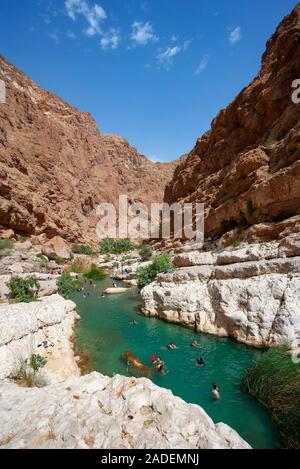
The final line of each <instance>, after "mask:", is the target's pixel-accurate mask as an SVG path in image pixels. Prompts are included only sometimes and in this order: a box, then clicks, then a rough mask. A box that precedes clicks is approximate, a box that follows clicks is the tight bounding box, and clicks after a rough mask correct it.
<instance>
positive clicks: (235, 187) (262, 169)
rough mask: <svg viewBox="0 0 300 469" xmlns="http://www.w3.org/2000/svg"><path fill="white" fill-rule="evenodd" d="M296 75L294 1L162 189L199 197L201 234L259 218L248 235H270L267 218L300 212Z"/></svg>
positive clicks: (299, 37)
mask: <svg viewBox="0 0 300 469" xmlns="http://www.w3.org/2000/svg"><path fill="white" fill-rule="evenodd" d="M298 78H300V4H298V5H297V6H296V7H295V9H294V10H293V12H292V13H291V14H290V15H289V16H288V17H286V18H285V19H284V20H283V22H282V23H281V25H280V26H279V27H278V29H277V31H276V32H275V34H274V35H273V36H272V37H271V39H270V40H269V41H268V44H267V49H266V52H265V54H264V55H263V59H262V68H261V71H260V73H259V75H258V76H257V77H256V78H255V79H254V80H253V82H252V83H251V84H250V85H249V86H248V87H247V88H245V89H244V90H243V91H242V92H241V93H240V94H239V95H238V96H237V98H236V99H235V100H234V101H233V102H232V103H231V104H230V105H229V106H228V107H227V108H226V109H224V110H222V111H221V112H220V113H219V115H218V116H217V117H216V119H215V120H214V121H213V122H212V127H211V130H210V131H209V132H207V133H206V134H205V135H203V136H202V137H201V138H200V139H199V140H198V141H197V143H196V146H195V147H194V149H193V150H192V151H191V153H190V154H189V156H188V158H187V160H186V161H184V162H183V163H182V164H181V165H180V166H179V167H178V168H177V169H176V170H175V173H174V177H173V180H172V182H171V183H169V184H168V186H167V188H166V192H165V200H166V202H169V203H173V202H175V201H183V202H191V201H200V202H204V203H205V206H206V223H205V230H206V234H207V235H215V236H218V237H219V236H221V235H223V234H224V233H227V232H228V231H231V230H234V229H235V228H236V227H242V228H243V229H244V230H247V228H248V229H249V227H254V226H256V225H259V226H260V228H258V230H255V228H254V230H252V234H254V233H255V234H256V235H257V236H258V233H259V230H260V233H261V235H262V238H261V239H264V233H265V234H266V239H269V238H270V239H274V237H277V236H278V234H279V232H280V230H279V232H278V229H275V230H272V226H273V224H277V227H278V226H279V225H278V224H280V222H282V221H283V220H287V219H289V218H290V217H294V216H296V215H299V214H300V105H299V104H294V103H293V102H292V99H291V96H292V91H293V90H292V82H293V81H294V80H295V79H298ZM295 226H296V225H295ZM258 237H259V236H258ZM228 239H230V240H234V239H236V236H235V233H233V232H232V233H231V234H230V236H228Z"/></svg>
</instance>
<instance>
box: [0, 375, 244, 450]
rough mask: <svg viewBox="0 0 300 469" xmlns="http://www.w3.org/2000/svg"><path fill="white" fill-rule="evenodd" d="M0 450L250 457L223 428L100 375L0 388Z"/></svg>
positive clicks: (168, 398) (161, 396) (148, 391)
mask: <svg viewBox="0 0 300 469" xmlns="http://www.w3.org/2000/svg"><path fill="white" fill-rule="evenodd" d="M0 420H1V426H0V447H1V448H3V449H4V448H6V449H8V448H23V449H25V448H44V449H45V448H48V449H54V448H57V449H89V448H94V449H96V448H98V449H99V448H101V449H133V448H135V449H141V448H155V449H192V448H199V449H219V448H221V449H249V448H250V447H249V445H248V444H247V443H246V442H245V441H244V440H243V439H242V438H241V437H240V436H239V435H238V434H237V433H236V432H235V431H234V430H232V429H231V428H230V427H228V426H227V425H225V424H222V423H221V424H217V425H215V424H214V423H213V421H212V420H211V419H210V418H209V417H208V415H207V414H206V413H205V412H204V410H203V409H201V408H200V407H198V406H197V405H193V404H186V403H185V402H184V401H182V400H181V399H179V398H178V397H174V396H173V394H172V393H171V392H170V391H168V390H166V389H161V388H159V387H157V386H155V385H154V384H152V383H151V381H149V380H147V379H138V380H137V379H134V378H133V379H130V378H125V377H122V376H115V377H114V378H112V379H110V378H107V377H104V376H102V375H100V374H98V373H92V374H90V375H88V376H84V377H81V378H73V379H70V380H69V381H66V382H65V383H63V384H56V385H52V386H48V387H47V388H43V389H37V388H36V389H24V388H20V387H18V386H16V385H15V384H13V383H8V382H7V383H3V384H1V385H0Z"/></svg>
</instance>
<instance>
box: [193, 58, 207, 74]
mask: <svg viewBox="0 0 300 469" xmlns="http://www.w3.org/2000/svg"><path fill="white" fill-rule="evenodd" d="M207 65H208V55H206V56H205V57H203V59H202V60H201V62H200V64H199V65H198V67H197V70H196V71H195V75H200V74H201V73H202V72H204V70H206V68H207Z"/></svg>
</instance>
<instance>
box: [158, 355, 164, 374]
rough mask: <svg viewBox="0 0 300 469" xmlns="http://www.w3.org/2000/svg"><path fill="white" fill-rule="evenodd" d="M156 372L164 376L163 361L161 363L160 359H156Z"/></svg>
mask: <svg viewBox="0 0 300 469" xmlns="http://www.w3.org/2000/svg"><path fill="white" fill-rule="evenodd" d="M157 370H158V371H159V372H160V374H162V375H164V374H165V364H164V362H163V361H161V359H160V358H158V359H157Z"/></svg>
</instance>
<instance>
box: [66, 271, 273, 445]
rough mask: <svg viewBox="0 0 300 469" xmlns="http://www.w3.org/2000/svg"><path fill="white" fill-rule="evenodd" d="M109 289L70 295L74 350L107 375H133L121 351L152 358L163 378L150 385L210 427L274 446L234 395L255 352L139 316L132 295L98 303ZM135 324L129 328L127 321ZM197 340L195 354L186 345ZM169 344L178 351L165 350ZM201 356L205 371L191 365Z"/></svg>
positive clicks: (254, 408)
mask: <svg viewBox="0 0 300 469" xmlns="http://www.w3.org/2000/svg"><path fill="white" fill-rule="evenodd" d="M108 286H111V280H110V279H106V280H104V281H102V282H99V283H98V284H97V287H96V288H93V287H92V286H91V285H88V284H87V290H88V291H89V292H90V296H88V297H87V298H86V299H84V298H83V297H82V294H81V293H77V292H76V293H74V295H73V298H72V299H73V300H74V301H75V302H76V303H77V306H78V311H79V313H80V315H81V318H82V319H81V321H80V322H79V324H78V330H77V345H78V346H79V347H80V346H85V349H88V351H89V353H90V354H91V358H92V362H93V365H94V367H95V368H96V369H97V370H98V371H99V372H101V373H103V374H105V375H108V376H113V375H115V374H123V375H127V376H132V375H133V374H135V375H137V376H138V375H139V374H140V373H137V372H136V371H134V369H132V368H131V367H130V368H129V369H128V366H127V363H126V361H124V360H123V359H122V354H123V353H124V352H132V353H133V354H134V355H136V356H137V357H138V358H139V359H140V360H141V361H142V362H143V363H144V364H145V365H147V366H151V356H152V354H156V356H160V357H161V358H162V360H163V361H164V362H165V363H166V369H167V374H166V375H165V376H162V375H161V374H159V373H158V372H157V371H156V370H154V373H153V377H152V380H153V381H154V382H155V383H156V384H158V385H159V386H163V387H165V388H168V389H171V390H172V391H173V393H174V394H175V395H177V396H179V397H181V398H183V399H184V400H185V401H187V402H190V403H195V404H198V405H200V406H202V407H203V408H204V409H205V411H206V412H207V413H208V414H209V415H210V417H211V418H212V419H213V420H214V421H215V422H224V423H227V424H228V425H230V426H231V427H233V428H234V429H235V430H237V431H238V432H239V433H240V434H241V435H242V436H243V437H244V438H245V440H247V441H248V442H249V443H250V444H251V445H252V446H253V447H255V448H274V447H277V446H278V445H277V438H276V434H275V431H274V427H273V425H272V422H271V419H270V417H269V415H268V414H267V412H266V411H265V410H264V409H262V408H261V407H260V406H259V405H258V404H257V403H256V402H255V401H253V400H252V399H251V398H249V397H248V396H246V395H244V394H243V393H242V392H241V391H240V387H239V383H240V380H241V376H242V375H243V373H244V371H245V370H246V369H247V368H248V367H249V366H251V364H252V363H253V361H254V360H256V359H257V358H258V357H259V356H260V354H261V352H260V351H257V350H254V349H252V348H250V347H246V346H243V345H241V344H237V343H235V342H233V341H231V340H230V339H226V338H225V339H224V338H218V337H213V336H208V335H199V334H196V333H195V332H194V331H192V330H189V329H185V328H183V327H180V326H176V325H173V324H168V323H164V322H163V321H160V320H158V319H155V318H145V317H143V316H141V315H139V312H138V311H139V309H138V307H139V302H140V298H139V296H138V294H137V291H136V290H134V289H133V290H130V292H129V293H126V294H125V295H121V296H118V295H117V296H113V297H106V298H102V297H101V295H102V293H103V291H104V290H105V289H106V288H107V287H108ZM134 319H135V320H136V321H137V322H138V325H136V326H133V325H132V324H131V322H132V321H133V320H134ZM194 340H197V341H198V342H200V344H201V347H202V348H201V349H200V350H198V349H194V348H193V347H191V346H190V344H191V343H192V342H193V341H194ZM170 342H174V343H175V344H176V345H177V347H178V350H172V351H171V350H169V349H168V347H167V345H168V344H169V343H170ZM200 356H201V357H203V359H204V362H205V365H206V366H205V367H204V368H200V367H197V366H196V360H197V357H200ZM213 382H215V383H217V384H218V386H219V388H220V391H221V400H220V401H219V402H214V401H213V400H212V397H211V385H212V383H213Z"/></svg>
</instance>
